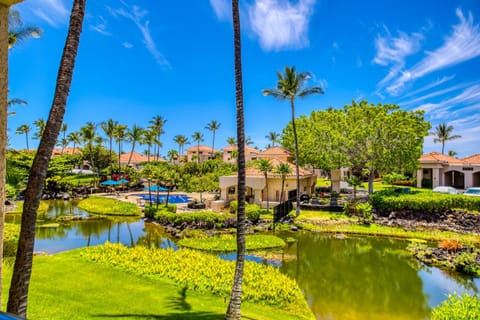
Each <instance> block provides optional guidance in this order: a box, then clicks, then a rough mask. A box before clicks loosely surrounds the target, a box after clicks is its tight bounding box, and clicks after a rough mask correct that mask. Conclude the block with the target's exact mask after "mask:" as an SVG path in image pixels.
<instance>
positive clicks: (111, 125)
mask: <svg viewBox="0 0 480 320" xmlns="http://www.w3.org/2000/svg"><path fill="white" fill-rule="evenodd" d="M117 125H118V122H117V121H114V120H113V119H108V120H107V121H103V122H102V123H100V127H101V128H102V130H103V132H104V133H105V135H106V136H107V137H108V147H109V149H108V151H109V152H108V154H109V157H110V173H113V159H112V149H113V134H114V133H115V127H116V126H117Z"/></svg>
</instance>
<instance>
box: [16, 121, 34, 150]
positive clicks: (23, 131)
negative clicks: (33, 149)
mask: <svg viewBox="0 0 480 320" xmlns="http://www.w3.org/2000/svg"><path fill="white" fill-rule="evenodd" d="M30 131H32V128H31V127H30V126H29V125H28V124H22V125H21V126H19V127H18V128H17V130H16V131H15V133H16V134H24V135H25V142H26V144H27V151H30V149H29V148H28V134H29V133H30Z"/></svg>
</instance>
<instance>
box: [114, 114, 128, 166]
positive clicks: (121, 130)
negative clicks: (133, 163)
mask: <svg viewBox="0 0 480 320" xmlns="http://www.w3.org/2000/svg"><path fill="white" fill-rule="evenodd" d="M126 130H127V126H126V125H123V124H120V123H117V125H116V126H115V130H114V131H113V137H114V138H115V141H116V142H117V144H118V169H120V156H121V155H122V142H123V140H124V139H125V136H126V132H125V131H126Z"/></svg>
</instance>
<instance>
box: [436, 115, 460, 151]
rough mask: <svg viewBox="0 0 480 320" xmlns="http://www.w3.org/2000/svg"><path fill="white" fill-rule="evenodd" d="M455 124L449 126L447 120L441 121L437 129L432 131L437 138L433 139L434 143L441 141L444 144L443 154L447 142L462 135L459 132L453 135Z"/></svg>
mask: <svg viewBox="0 0 480 320" xmlns="http://www.w3.org/2000/svg"><path fill="white" fill-rule="evenodd" d="M452 131H453V126H449V125H448V124H447V123H446V122H443V123H440V124H439V125H438V126H436V127H435V131H433V132H430V134H433V135H434V136H435V138H434V139H433V142H434V143H437V142H440V143H441V144H442V154H444V151H445V142H447V141H450V140H455V139H459V138H461V137H462V136H459V135H458V134H455V135H452Z"/></svg>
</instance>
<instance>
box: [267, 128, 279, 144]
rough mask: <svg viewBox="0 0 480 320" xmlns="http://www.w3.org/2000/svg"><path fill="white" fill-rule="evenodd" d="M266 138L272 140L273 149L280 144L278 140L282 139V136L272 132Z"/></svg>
mask: <svg viewBox="0 0 480 320" xmlns="http://www.w3.org/2000/svg"><path fill="white" fill-rule="evenodd" d="M265 138H267V139H268V140H270V142H271V143H272V147H275V143H276V142H278V140H279V139H280V134H278V133H277V132H275V131H270V132H269V133H268V134H267V135H266V136H265Z"/></svg>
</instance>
